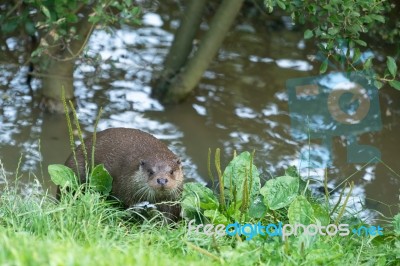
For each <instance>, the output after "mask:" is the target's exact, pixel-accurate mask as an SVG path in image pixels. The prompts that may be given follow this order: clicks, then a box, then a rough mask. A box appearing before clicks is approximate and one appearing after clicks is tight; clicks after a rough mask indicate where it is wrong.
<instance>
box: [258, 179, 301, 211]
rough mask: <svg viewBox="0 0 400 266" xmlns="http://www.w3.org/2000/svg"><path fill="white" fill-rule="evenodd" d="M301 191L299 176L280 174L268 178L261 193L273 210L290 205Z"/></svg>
mask: <svg viewBox="0 0 400 266" xmlns="http://www.w3.org/2000/svg"><path fill="white" fill-rule="evenodd" d="M298 193H299V178H298V177H292V176H280V177H277V178H274V179H271V180H268V181H267V182H266V183H265V185H264V187H262V188H261V190H260V194H261V195H263V196H264V203H265V204H267V207H268V208H270V209H271V210H277V209H280V208H283V207H286V206H288V205H289V204H290V203H291V202H292V201H293V200H294V199H295V198H296V196H297V195H298Z"/></svg>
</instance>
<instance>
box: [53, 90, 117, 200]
mask: <svg viewBox="0 0 400 266" xmlns="http://www.w3.org/2000/svg"><path fill="white" fill-rule="evenodd" d="M62 102H63V104H64V111H65V116H66V119H67V126H68V132H69V137H70V145H71V149H72V154H73V157H74V161H75V165H76V166H78V163H77V158H76V154H75V141H74V135H73V128H72V123H71V118H70V110H69V107H68V105H67V102H66V100H65V96H64V93H63V94H62ZM68 103H69V106H70V108H71V110H72V115H73V118H74V124H75V126H76V128H77V130H78V134H79V139H80V141H81V145H82V150H83V154H84V159H85V168H86V169H88V170H89V171H87V172H89V174H88V176H87V177H85V179H86V180H87V181H88V183H87V185H85V186H87V187H89V188H90V189H92V190H94V191H97V192H99V193H100V194H102V195H106V196H107V195H109V194H110V192H111V189H112V177H111V175H110V174H109V173H108V171H107V169H106V168H105V167H104V165H103V164H99V165H96V166H95V165H94V152H95V145H96V129H97V124H98V121H99V119H100V116H101V112H102V109H100V111H99V114H98V116H97V118H96V122H95V125H94V132H93V141H92V153H91V162H92V163H91V164H89V159H88V155H87V151H86V146H85V142H84V140H83V135H82V131H81V128H80V124H79V120H78V116H77V113H76V110H75V108H74V105H73V103H72V102H71V101H69V102H68ZM48 172H49V174H50V178H51V180H52V181H53V182H54V184H56V185H57V186H60V188H61V191H65V189H66V188H72V190H76V189H78V187H79V180H80V177H77V176H76V175H75V173H74V171H73V170H72V169H70V168H69V167H67V166H65V165H61V164H52V165H49V167H48ZM77 173H79V169H77Z"/></svg>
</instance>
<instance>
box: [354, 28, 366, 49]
mask: <svg viewBox="0 0 400 266" xmlns="http://www.w3.org/2000/svg"><path fill="white" fill-rule="evenodd" d="M357 31H358V30H357ZM353 41H354V42H355V43H357V44H359V45H361V46H364V47H365V46H367V43H366V42H364V41H363V40H357V39H354V40H353Z"/></svg>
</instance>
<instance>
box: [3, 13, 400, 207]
mask: <svg viewBox="0 0 400 266" xmlns="http://www.w3.org/2000/svg"><path fill="white" fill-rule="evenodd" d="M164 15H165V14H164ZM176 26H177V20H176V19H171V20H167V21H163V20H162V19H161V17H160V16H159V15H157V14H155V13H148V14H146V15H145V19H144V25H143V26H141V27H140V28H131V27H123V28H121V29H118V30H115V31H114V32H113V33H112V34H110V33H106V32H105V31H103V30H100V29H99V30H97V31H96V32H95V34H94V35H93V37H92V38H91V40H90V45H89V50H88V52H87V56H88V57H89V58H92V59H93V58H95V56H101V59H102V63H101V64H99V65H98V67H93V66H92V65H90V64H89V62H88V61H85V60H82V61H81V62H79V63H78V64H77V69H76V72H75V83H74V84H75V88H76V96H77V98H78V105H79V109H78V114H79V119H80V121H81V123H82V126H83V129H84V132H85V134H90V132H92V131H93V124H94V120H95V117H96V114H97V112H98V110H99V107H100V106H102V107H103V109H104V112H103V116H102V119H101V120H100V122H99V129H105V128H108V127H119V126H122V127H134V128H139V129H142V130H144V131H147V132H150V133H152V134H154V135H155V136H157V137H158V138H160V139H163V140H164V141H165V142H166V143H168V144H169V146H170V147H171V149H172V150H173V151H174V152H176V153H177V154H179V155H180V156H181V157H182V158H183V159H184V160H183V161H184V165H185V173H186V176H187V177H188V178H189V179H192V180H198V181H203V182H207V181H209V180H208V176H207V153H208V148H211V149H212V150H215V148H221V150H222V162H223V164H224V165H226V163H227V162H228V161H229V160H230V158H231V156H232V154H233V152H234V150H236V151H237V152H242V151H252V150H255V151H256V157H255V164H256V165H257V166H258V168H259V171H260V172H261V177H262V179H263V180H267V179H268V178H270V177H271V176H278V175H282V174H283V173H284V169H285V168H286V167H287V166H289V165H295V166H297V167H298V168H300V170H301V171H302V172H303V175H304V176H310V177H311V178H312V179H313V180H316V181H322V180H323V176H324V175H325V172H324V171H325V170H324V169H325V168H326V169H327V170H326V174H327V177H328V181H329V186H330V187H332V188H334V187H336V186H338V185H340V184H342V183H343V182H344V181H348V182H351V181H353V182H354V183H355V188H354V190H353V194H352V195H353V196H352V198H351V204H352V206H353V207H354V209H353V212H354V214H357V213H358V210H359V209H361V208H364V207H368V208H371V209H375V210H379V211H380V212H382V213H384V214H386V215H393V213H394V212H396V206H395V205H396V204H397V203H398V201H399V189H400V177H399V175H400V164H399V163H398V161H399V157H400V156H399V155H398V148H399V143H400V141H399V137H400V134H399V132H400V93H399V92H397V91H394V90H393V89H390V88H383V89H381V90H380V91H379V104H380V119H381V122H382V126H381V128H380V129H379V130H377V131H373V132H369V131H368V130H366V131H363V132H362V133H361V134H359V136H358V137H357V141H358V143H362V144H365V145H370V146H373V147H375V148H376V149H378V150H379V151H380V153H381V160H382V162H380V163H370V164H365V163H349V162H348V161H347V158H348V156H347V150H348V149H347V141H346V136H340V135H335V136H332V149H331V153H330V154H331V156H332V164H331V165H329V166H327V167H325V166H324V165H316V166H315V165H314V166H315V167H314V168H313V169H311V170H310V169H309V168H307V166H305V164H304V161H307V159H304V158H303V155H302V153H301V152H302V151H304V150H308V149H309V148H310V149H314V147H317V146H318V145H319V144H320V143H321V141H320V140H318V139H313V138H312V139H303V140H297V139H294V138H293V135H292V134H291V130H292V129H291V116H290V108H289V103H288V102H289V101H288V100H289V99H288V93H287V88H286V81H287V80H289V79H295V78H306V77H310V76H316V75H318V65H319V63H315V62H311V61H309V60H308V59H307V58H310V57H309V55H315V50H314V49H315V46H314V45H313V43H305V42H304V41H303V40H302V32H301V31H296V30H293V29H291V28H290V25H289V27H283V28H280V29H275V30H274V29H271V28H269V27H267V26H266V25H265V23H261V22H260V21H258V22H256V21H251V20H246V19H241V22H240V23H238V24H237V25H236V26H235V29H234V31H232V32H231V33H230V34H229V36H228V37H227V38H226V41H225V43H224V46H223V47H222V49H221V50H220V52H219V55H218V57H217V58H216V59H215V60H214V62H213V63H212V64H211V66H210V67H209V69H208V70H207V71H206V73H205V74H204V76H203V78H202V80H201V82H200V84H199V85H198V87H197V89H196V91H195V92H194V93H193V95H192V96H191V97H190V98H189V99H188V101H186V102H185V103H183V104H181V105H177V106H168V107H163V106H162V105H160V104H159V103H158V102H157V101H156V100H153V99H151V98H150V97H149V94H150V87H149V82H150V79H151V75H152V73H153V71H156V70H159V69H161V68H162V65H161V63H162V61H163V58H164V57H165V55H166V53H167V51H168V46H169V45H170V43H171V41H172V38H173V35H172V32H173V31H174V30H175V29H176ZM204 28H206V27H204ZM8 41H9V42H10V44H13V43H15V49H17V40H15V39H9V40H8ZM1 63H2V65H0V69H1V72H0V103H1V107H0V149H1V153H0V156H1V160H2V163H3V164H4V166H5V168H6V170H7V173H8V176H9V179H11V180H12V179H14V178H15V177H18V178H20V179H22V180H24V181H27V180H28V179H32V178H33V177H34V176H36V177H38V178H39V180H41V182H42V184H43V186H44V187H45V188H50V189H51V190H52V191H54V186H52V184H51V182H50V180H49V177H48V175H47V171H46V169H47V166H48V165H49V164H52V163H63V162H64V161H65V158H66V157H67V156H68V154H69V152H70V149H69V138H68V133H67V127H66V122H65V118H64V117H63V116H54V115H48V114H44V113H42V112H41V111H40V110H38V109H37V108H35V107H34V106H35V105H36V104H37V100H38V99H37V98H36V97H34V98H32V97H31V96H30V95H29V90H28V88H27V86H26V85H25V84H24V78H23V75H24V73H25V72H26V69H24V68H21V67H19V66H17V65H13V64H7V63H5V62H1ZM33 87H34V91H35V92H36V93H38V92H39V91H40V82H39V81H38V80H34V83H33ZM304 108H307V106H304ZM39 140H40V141H39ZM321 158H322V160H324V158H325V159H326V155H321ZM308 161H309V159H308ZM17 168H18V172H16V170H15V169H17ZM318 186H319V185H314V187H315V188H316V191H318V189H317V188H318ZM342 188H343V185H341V186H340V187H339V188H338V190H341V189H342ZM337 196H338V194H334V196H333V199H334V200H335V199H336V198H337ZM390 205H391V206H390ZM367 215H372V214H371V213H367Z"/></svg>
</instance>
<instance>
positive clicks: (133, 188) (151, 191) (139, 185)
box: [65, 128, 183, 220]
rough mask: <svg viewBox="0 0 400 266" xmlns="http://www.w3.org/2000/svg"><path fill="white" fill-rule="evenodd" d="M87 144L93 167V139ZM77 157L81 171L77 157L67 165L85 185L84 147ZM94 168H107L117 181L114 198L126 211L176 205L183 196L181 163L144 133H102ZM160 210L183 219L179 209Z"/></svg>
mask: <svg viewBox="0 0 400 266" xmlns="http://www.w3.org/2000/svg"><path fill="white" fill-rule="evenodd" d="M84 142H85V145H86V149H87V153H88V157H89V164H88V165H90V161H91V159H90V158H91V150H92V148H91V147H92V137H89V138H87V139H85V141H84ZM75 153H76V158H77V162H78V167H77V166H76V164H75V160H74V157H73V154H71V155H70V156H69V158H68V159H67V161H66V162H65V165H66V166H68V167H70V168H71V169H72V170H74V171H75V172H76V174H79V177H80V180H81V182H82V183H84V182H86V170H85V159H84V155H83V151H82V145H79V146H78V147H77V148H76V150H75ZM94 164H95V165H97V164H104V166H105V168H106V169H107V170H108V172H109V173H110V175H111V176H112V177H113V183H112V190H111V193H110V194H111V196H113V197H115V198H117V199H118V200H119V201H121V202H122V203H123V205H124V206H125V207H126V208H129V207H132V206H134V205H135V204H137V203H140V202H143V201H148V202H149V203H160V202H164V201H176V200H177V199H178V198H179V197H180V195H181V192H182V187H183V172H182V166H181V161H180V159H179V158H178V157H177V156H176V155H175V154H174V153H173V152H171V151H170V150H169V149H168V147H167V145H165V144H164V143H163V142H161V141H160V140H158V139H157V138H155V137H154V136H152V135H150V134H148V133H146V132H143V131H141V130H138V129H132V128H110V129H106V130H104V131H101V132H98V133H97V134H96V143H95V153H94ZM77 169H78V170H79V172H77ZM157 207H158V209H159V210H160V211H161V212H164V213H166V216H167V217H168V218H171V219H173V220H177V219H178V218H179V214H180V207H179V206H178V205H174V206H168V205H167V204H160V205H157Z"/></svg>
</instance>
